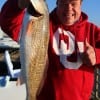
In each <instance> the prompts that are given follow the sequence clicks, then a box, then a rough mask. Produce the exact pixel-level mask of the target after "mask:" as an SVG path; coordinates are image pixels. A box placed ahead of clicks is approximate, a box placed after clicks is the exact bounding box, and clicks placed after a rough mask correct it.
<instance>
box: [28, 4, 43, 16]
mask: <svg viewBox="0 0 100 100" xmlns="http://www.w3.org/2000/svg"><path fill="white" fill-rule="evenodd" d="M27 11H28V13H29V14H31V15H32V16H34V17H40V16H42V15H43V14H42V13H41V12H39V11H38V10H37V9H36V8H35V7H34V5H33V4H32V3H30V4H29V5H28V7H27Z"/></svg>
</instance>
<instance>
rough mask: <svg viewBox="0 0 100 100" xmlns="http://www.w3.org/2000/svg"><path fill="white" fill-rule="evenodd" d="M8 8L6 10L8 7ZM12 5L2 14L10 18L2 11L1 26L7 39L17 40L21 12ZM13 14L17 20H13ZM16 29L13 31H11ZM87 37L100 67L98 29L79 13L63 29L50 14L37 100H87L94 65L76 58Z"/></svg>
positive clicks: (99, 35)
mask: <svg viewBox="0 0 100 100" xmlns="http://www.w3.org/2000/svg"><path fill="white" fill-rule="evenodd" d="M9 1H10V0H9ZM12 1H13V4H12V5H15V6H16V4H15V3H14V1H16V0H12ZM9 5H10V4H9ZM9 5H8V6H6V7H8V8H10V6H9ZM15 6H11V9H13V10H14V11H12V10H11V9H10V10H8V9H6V7H5V12H7V14H9V16H10V17H7V14H6V13H4V14H3V11H2V13H1V15H0V25H1V27H2V29H3V30H4V31H5V32H6V33H7V34H9V36H11V37H12V38H13V39H15V40H17V39H18V33H19V30H20V26H21V23H22V18H23V10H21V9H18V8H17V7H15ZM6 10H7V11H6ZM15 11H16V12H15ZM16 14H17V16H18V17H15V15H16ZM13 15H14V16H13ZM16 20H18V23H19V24H17V23H16ZM12 22H13V23H12ZM5 23H7V24H5ZM15 26H16V27H15ZM15 29H16V31H13V30H15ZM86 38H87V40H88V42H89V43H90V44H91V45H92V46H93V47H94V49H95V53H96V64H97V65H98V64H100V29H99V28H98V27H96V26H95V25H94V24H92V23H89V22H88V17H87V15H86V14H84V13H82V14H81V16H80V19H79V21H78V22H77V23H75V24H74V25H72V26H70V27H64V26H63V25H62V24H61V23H60V21H59V20H58V19H57V16H56V13H55V10H54V11H53V12H52V13H51V14H50V42H49V49H48V56H49V68H48V73H47V78H46V80H45V84H44V87H43V89H42V91H41V93H40V95H39V96H38V97H37V98H38V100H89V97H90V95H91V92H92V89H93V84H94V68H95V66H86V65H84V64H83V63H82V61H81V59H80V56H79V49H80V47H81V45H79V46H77V43H78V42H79V43H83V42H84V40H85V39H86ZM81 51H82V50H81Z"/></svg>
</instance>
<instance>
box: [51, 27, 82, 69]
mask: <svg viewBox="0 0 100 100" xmlns="http://www.w3.org/2000/svg"><path fill="white" fill-rule="evenodd" d="M53 49H54V51H55V53H56V54H57V55H59V56H60V62H61V63H62V64H63V66H64V67H65V68H68V69H78V68H79V67H80V66H81V65H82V61H81V59H80V57H79V54H77V61H76V62H71V61H68V60H67V58H68V57H69V56H71V54H73V53H74V51H75V36H74V35H73V34H72V33H71V32H69V31H65V30H63V31H62V29H61V28H58V30H57V31H56V32H55V33H54V36H53Z"/></svg>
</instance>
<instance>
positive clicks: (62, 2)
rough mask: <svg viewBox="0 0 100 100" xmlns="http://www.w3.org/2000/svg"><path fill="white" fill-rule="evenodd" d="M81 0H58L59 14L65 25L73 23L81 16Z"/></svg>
mask: <svg viewBox="0 0 100 100" xmlns="http://www.w3.org/2000/svg"><path fill="white" fill-rule="evenodd" d="M80 14H81V0H58V1H57V16H58V18H59V20H60V22H61V23H62V24H63V25H67V26H69V25H72V24H74V23H75V22H76V21H77V20H78V19H79V17H80Z"/></svg>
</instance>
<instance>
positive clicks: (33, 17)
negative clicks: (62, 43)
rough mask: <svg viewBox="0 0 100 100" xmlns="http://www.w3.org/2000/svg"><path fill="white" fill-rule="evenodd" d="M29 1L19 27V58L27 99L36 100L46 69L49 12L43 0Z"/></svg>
mask: <svg viewBox="0 0 100 100" xmlns="http://www.w3.org/2000/svg"><path fill="white" fill-rule="evenodd" d="M30 1H31V3H30V4H29V6H28V8H27V9H26V13H25V16H24V20H23V24H22V29H21V39H20V59H21V67H22V72H21V73H22V78H23V80H24V82H25V83H26V90H27V100H36V95H38V94H39V92H40V91H41V88H42V84H43V81H44V76H45V73H46V72H45V71H46V69H47V66H46V62H47V50H48V42H49V12H48V8H47V5H46V2H45V1H44V0H30Z"/></svg>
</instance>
